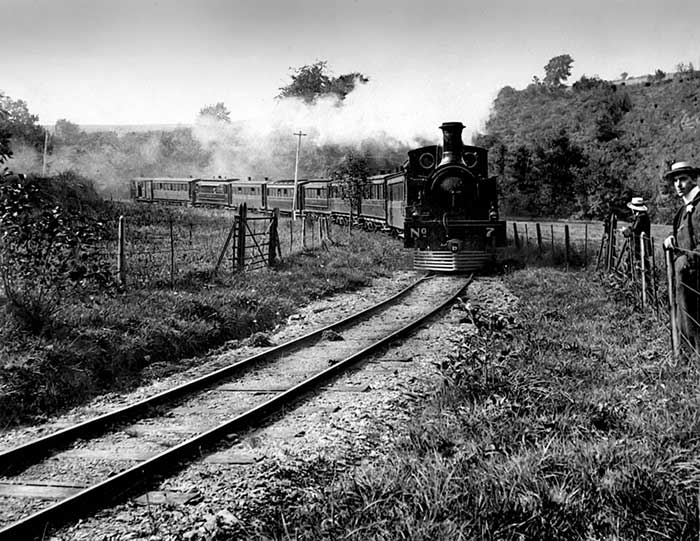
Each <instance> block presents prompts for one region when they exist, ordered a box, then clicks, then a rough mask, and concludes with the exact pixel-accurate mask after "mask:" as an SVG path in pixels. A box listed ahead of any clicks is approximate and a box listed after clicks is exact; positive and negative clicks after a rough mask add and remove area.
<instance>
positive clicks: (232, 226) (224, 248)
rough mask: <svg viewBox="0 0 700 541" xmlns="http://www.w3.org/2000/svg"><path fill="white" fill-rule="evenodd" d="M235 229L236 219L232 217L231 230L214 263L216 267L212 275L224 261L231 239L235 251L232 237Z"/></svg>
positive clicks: (233, 237) (234, 239) (234, 238)
mask: <svg viewBox="0 0 700 541" xmlns="http://www.w3.org/2000/svg"><path fill="white" fill-rule="evenodd" d="M235 229H236V218H235V216H234V219H233V223H232V224H231V229H229V231H228V236H227V237H226V242H224V246H223V248H221V253H220V254H219V259H218V260H217V261H216V265H215V266H214V274H216V273H217V272H219V267H220V266H221V262H222V261H223V260H224V257H226V250H228V245H229V244H231V239H233V241H234V248H233V252H235V251H236V248H235V246H236V244H235V241H236V237H235V236H234V234H233V232H234V230H235Z"/></svg>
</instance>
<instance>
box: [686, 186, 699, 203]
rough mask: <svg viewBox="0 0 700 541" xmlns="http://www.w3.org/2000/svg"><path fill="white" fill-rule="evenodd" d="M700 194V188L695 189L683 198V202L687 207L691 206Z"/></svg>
mask: <svg viewBox="0 0 700 541" xmlns="http://www.w3.org/2000/svg"><path fill="white" fill-rule="evenodd" d="M699 193H700V186H695V187H693V189H692V190H690V191H689V192H688V193H687V194H686V195H684V196H683V202H684V203H685V204H686V205H687V204H689V203H690V202H691V201H692V200H693V199H695V196H697V195H698V194H699Z"/></svg>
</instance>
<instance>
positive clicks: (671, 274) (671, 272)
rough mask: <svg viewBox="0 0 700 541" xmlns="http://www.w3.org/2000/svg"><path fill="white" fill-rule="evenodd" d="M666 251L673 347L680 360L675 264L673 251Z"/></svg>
mask: <svg viewBox="0 0 700 541" xmlns="http://www.w3.org/2000/svg"><path fill="white" fill-rule="evenodd" d="M664 251H665V252H666V281H667V283H668V305H669V311H670V312H671V346H672V348H673V356H674V358H676V359H678V358H680V354H681V347H680V344H681V341H680V335H679V332H678V319H677V316H678V312H677V310H678V305H677V303H676V284H675V278H676V270H675V262H674V260H673V250H672V249H669V248H666V247H665V246H664Z"/></svg>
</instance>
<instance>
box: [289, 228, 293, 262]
mask: <svg viewBox="0 0 700 541" xmlns="http://www.w3.org/2000/svg"><path fill="white" fill-rule="evenodd" d="M293 221H294V220H289V255H291V254H292V252H294V227H293V225H294V224H293V223H292V222H293Z"/></svg>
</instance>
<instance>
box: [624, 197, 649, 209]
mask: <svg viewBox="0 0 700 541" xmlns="http://www.w3.org/2000/svg"><path fill="white" fill-rule="evenodd" d="M627 206H628V207H629V208H631V209H632V210H636V211H639V212H646V211H647V210H649V209H648V208H647V206H646V205H645V204H644V198H643V197H633V198H632V201H630V202H629V203H627Z"/></svg>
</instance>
